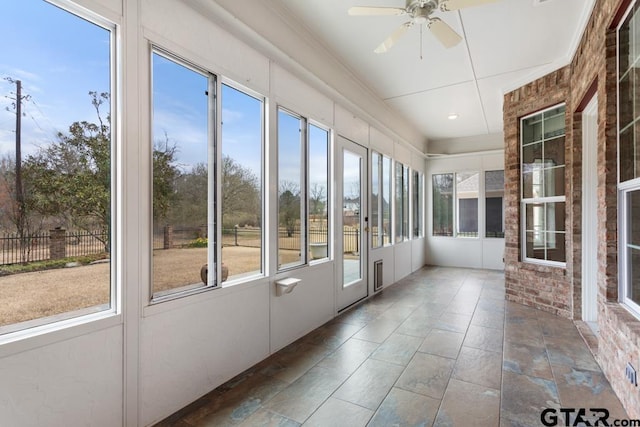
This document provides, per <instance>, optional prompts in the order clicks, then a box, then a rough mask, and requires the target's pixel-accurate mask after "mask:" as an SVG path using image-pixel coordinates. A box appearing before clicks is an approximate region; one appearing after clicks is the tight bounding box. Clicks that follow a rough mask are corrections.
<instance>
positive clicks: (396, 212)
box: [392, 160, 411, 245]
mask: <svg viewBox="0 0 640 427" xmlns="http://www.w3.org/2000/svg"><path fill="white" fill-rule="evenodd" d="M392 165H393V186H392V188H393V217H394V222H393V244H395V245H397V244H400V243H403V242H406V241H407V240H409V239H410V236H411V233H410V230H409V228H410V223H409V221H410V216H411V215H410V212H409V211H410V194H411V193H410V189H409V186H410V182H409V181H410V179H409V177H410V173H409V170H410V169H409V166H407V165H405V164H404V163H402V162H401V161H400V160H392ZM398 171H400V174H399V175H398ZM399 177H400V178H401V180H400V182H398V178H399ZM398 186H400V187H398ZM398 190H400V191H398Z"/></svg>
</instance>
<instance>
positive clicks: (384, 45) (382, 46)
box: [374, 21, 413, 53]
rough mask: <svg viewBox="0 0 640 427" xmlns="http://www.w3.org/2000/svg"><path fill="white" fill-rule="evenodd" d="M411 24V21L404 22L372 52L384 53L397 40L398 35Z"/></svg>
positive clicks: (400, 35)
mask: <svg viewBox="0 0 640 427" xmlns="http://www.w3.org/2000/svg"><path fill="white" fill-rule="evenodd" d="M412 25H413V22H412V21H409V22H405V23H404V24H402V25H401V26H400V27H398V29H397V30H395V31H394V32H393V33H391V35H390V36H389V37H387V39H386V40H385V41H383V42H382V43H381V44H380V46H378V47H377V48H376V49H375V50H374V52H375V53H385V52H387V51H388V50H389V49H391V47H392V46H393V45H394V44H395V43H396V42H397V41H398V39H399V38H400V37H402V35H403V34H404V33H405V32H406V31H407V30H408V29H409V28H410V27H411V26H412Z"/></svg>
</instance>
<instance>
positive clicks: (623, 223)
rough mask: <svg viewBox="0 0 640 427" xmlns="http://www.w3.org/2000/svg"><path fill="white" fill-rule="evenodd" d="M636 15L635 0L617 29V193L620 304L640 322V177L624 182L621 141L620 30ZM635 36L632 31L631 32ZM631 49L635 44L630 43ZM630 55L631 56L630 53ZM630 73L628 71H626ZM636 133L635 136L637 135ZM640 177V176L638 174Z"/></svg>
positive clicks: (638, 12)
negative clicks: (635, 280)
mask: <svg viewBox="0 0 640 427" xmlns="http://www.w3.org/2000/svg"><path fill="white" fill-rule="evenodd" d="M632 13H636V14H637V19H640V9H639V8H638V3H637V2H636V1H635V0H633V1H631V2H630V4H629V6H628V8H627V10H626V12H625V13H624V15H623V16H622V18H621V19H620V23H619V24H618V26H617V27H616V99H617V102H616V138H617V147H616V148H617V153H618V156H617V183H618V184H617V189H618V224H617V225H618V255H619V257H618V259H619V262H618V302H619V303H620V304H621V305H622V306H623V307H624V308H625V309H627V311H629V312H630V313H631V314H632V315H633V316H635V317H636V318H638V319H640V304H638V303H636V302H635V301H633V300H632V299H631V298H630V297H629V292H628V288H629V286H630V284H631V283H630V278H629V275H630V260H629V256H628V251H627V247H628V231H629V224H628V220H629V214H628V212H629V205H628V203H627V200H628V198H627V196H628V194H629V193H631V192H634V191H640V176H636V177H635V178H632V179H627V180H625V181H622V171H621V168H622V161H621V159H620V155H621V149H620V148H621V138H620V135H621V133H622V129H621V128H620V124H621V120H620V118H621V108H620V104H621V103H620V98H621V96H620V82H621V78H620V77H621V75H620V73H621V70H620V53H621V52H620V30H621V29H622V28H623V26H624V25H625V23H626V21H627V19H628V18H629V16H630V15H631V14H632ZM629 32H630V33H631V31H629ZM630 47H631V43H630ZM627 54H628V53H627ZM635 63H636V64H637V63H640V54H639V55H638V57H637V58H636V62H635ZM629 66H630V68H633V64H629ZM626 72H628V70H627V71H626ZM639 119H640V114H638V116H637V117H635V114H634V113H632V119H631V121H630V123H629V124H627V125H626V126H625V129H627V128H629V127H631V126H634V123H636V122H637V121H638V120H639ZM634 133H635V132H634ZM636 175H640V173H636ZM638 267H640V266H638Z"/></svg>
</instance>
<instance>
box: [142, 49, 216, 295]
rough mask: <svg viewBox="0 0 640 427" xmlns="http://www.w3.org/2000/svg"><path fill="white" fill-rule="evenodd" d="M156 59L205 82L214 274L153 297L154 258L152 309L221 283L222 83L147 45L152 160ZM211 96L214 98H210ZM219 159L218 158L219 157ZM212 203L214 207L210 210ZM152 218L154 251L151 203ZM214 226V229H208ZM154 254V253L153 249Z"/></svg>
mask: <svg viewBox="0 0 640 427" xmlns="http://www.w3.org/2000/svg"><path fill="white" fill-rule="evenodd" d="M154 54H156V55H159V56H161V57H163V58H164V59H165V60H168V61H172V62H174V63H176V64H177V65H180V66H182V67H185V68H186V69H188V70H191V71H193V72H195V73H198V74H200V75H202V76H203V77H206V78H207V90H208V93H209V97H208V101H207V187H208V190H207V193H208V194H207V223H208V225H209V226H208V227H207V228H208V230H207V241H208V244H207V264H208V265H209V266H211V265H213V266H214V268H213V270H212V269H211V268H209V272H211V271H213V272H214V274H208V275H207V283H206V284H203V285H202V286H195V284H193V285H185V286H182V287H179V288H175V289H170V290H167V291H164V292H159V293H155V292H154V289H153V285H154V280H153V276H154V271H153V257H151V259H150V263H149V277H150V279H151V280H150V281H149V304H150V305H155V304H159V303H163V302H166V301H172V300H175V299H180V298H184V297H187V296H190V295H194V294H199V293H202V292H207V291H210V290H213V289H220V288H221V286H220V282H219V281H218V276H219V270H220V266H219V265H218V263H217V260H218V254H219V253H220V252H219V248H218V246H219V242H218V240H219V239H218V236H219V233H218V227H219V226H220V225H219V224H218V221H217V218H219V217H218V210H219V209H220V207H219V203H218V201H217V196H218V194H219V186H220V179H219V178H218V166H217V165H218V157H219V156H220V150H219V147H218V136H219V130H220V128H219V124H220V116H219V114H217V112H218V111H219V109H220V96H219V95H220V89H221V79H220V77H219V76H218V75H216V74H215V73H212V72H210V71H208V70H207V69H205V68H204V67H200V66H198V65H196V64H194V63H193V62H192V61H189V60H187V59H184V58H183V57H181V56H179V55H176V54H174V53H173V52H171V51H170V50H168V49H165V48H163V47H162V46H160V45H158V44H155V43H150V44H149V76H150V78H149V111H150V113H149V142H150V144H151V145H150V146H151V153H150V154H151V156H152V155H153V138H154V134H153V125H154V121H153V55H154ZM211 94H213V96H211ZM220 157H221V156H220ZM149 180H150V190H151V192H150V193H151V194H150V196H151V197H152V198H153V161H152V159H151V167H150V176H149ZM212 201H213V206H211V204H212ZM149 209H150V215H149V217H150V218H151V221H150V228H151V231H150V235H151V242H150V246H151V248H153V227H154V221H153V211H152V210H153V203H150V206H149ZM212 224H213V227H212V226H211V225H212ZM211 229H213V230H215V231H214V233H213V237H214V239H213V241H212V239H211V234H212V233H211ZM152 251H153V249H152Z"/></svg>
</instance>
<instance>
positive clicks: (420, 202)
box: [409, 169, 424, 240]
mask: <svg viewBox="0 0 640 427" xmlns="http://www.w3.org/2000/svg"><path fill="white" fill-rule="evenodd" d="M416 174H417V175H418V188H417V189H416V188H414V187H415V185H416V183H415V181H414V176H415V175H416ZM409 177H410V179H409V184H410V185H409V194H410V197H409V201H410V207H409V212H410V218H409V220H410V223H411V224H410V226H409V229H410V233H409V234H410V237H409V238H410V239H412V240H413V239H421V238H423V237H424V173H422V172H420V171H419V170H416V169H409ZM416 192H417V193H416ZM414 194H417V195H418V200H415V199H414V197H413V196H414ZM416 205H417V206H416ZM414 209H418V211H417V217H418V218H417V221H418V224H417V233H416V224H415V222H416V218H414V215H413V213H414Z"/></svg>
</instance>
